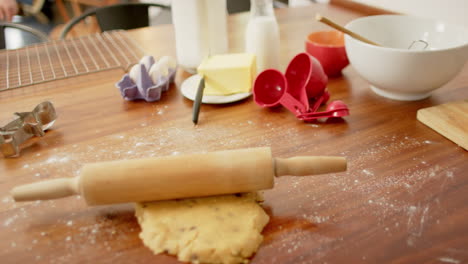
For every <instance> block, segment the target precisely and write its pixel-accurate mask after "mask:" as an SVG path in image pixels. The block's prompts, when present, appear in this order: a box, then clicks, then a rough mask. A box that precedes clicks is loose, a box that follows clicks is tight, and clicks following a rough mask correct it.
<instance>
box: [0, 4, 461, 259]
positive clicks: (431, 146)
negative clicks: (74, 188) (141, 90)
mask: <svg viewBox="0 0 468 264" xmlns="http://www.w3.org/2000/svg"><path fill="white" fill-rule="evenodd" d="M316 12H319V13H320V14H322V15H324V16H327V17H330V18H333V19H334V20H335V21H336V22H338V23H340V24H345V23H346V22H348V21H350V20H352V19H354V18H356V17H358V16H360V15H361V14H359V13H354V12H351V11H347V10H346V9H342V8H338V7H333V6H328V5H313V6H311V7H301V8H295V9H281V10H278V11H277V18H278V21H279V23H280V30H281V45H282V46H281V61H282V67H283V69H281V70H284V68H285V66H286V65H287V62H288V61H289V60H290V59H291V58H292V57H293V56H294V55H295V54H297V53H299V52H302V51H303V50H304V40H305V38H306V36H307V34H308V33H310V32H312V31H316V30H321V29H328V28H327V27H326V26H325V25H322V24H321V23H319V22H316V21H315V20H314V16H315V13H316ZM247 19H248V15H247V14H239V15H236V16H232V17H230V23H229V33H230V34H229V37H230V46H231V50H232V51H241V50H242V46H243V39H242V37H243V31H244V28H245V25H246V20H247ZM131 35H132V36H133V37H134V38H135V40H136V41H138V42H139V43H140V44H141V45H142V46H143V47H144V48H145V49H146V50H147V51H148V53H151V54H152V55H154V56H161V55H173V56H174V55H175V47H174V34H173V29H172V27H171V26H170V25H168V26H160V27H154V28H143V29H138V30H134V31H131ZM382 70H385V68H384V66H382ZM122 74H123V71H121V70H111V71H107V72H100V73H96V74H91V75H87V76H80V77H76V78H70V79H64V80H60V81H56V82H52V83H47V84H42V85H36V86H30V87H25V88H21V89H15V90H11V91H5V92H2V93H0V122H1V123H2V124H6V123H7V122H8V121H10V120H11V119H12V118H13V116H12V114H13V113H14V112H21V111H30V110H32V109H33V108H34V106H35V105H37V104H38V103H40V102H41V101H43V100H50V101H52V102H53V103H54V105H55V106H56V109H57V112H58V119H57V122H56V124H55V125H54V127H53V129H52V130H51V131H49V132H47V133H46V135H45V136H44V137H42V138H35V139H32V140H30V141H28V142H27V143H26V144H24V145H23V146H22V152H21V157H19V158H15V159H4V158H1V159H0V234H1V239H0V260H1V263H113V264H115V263H178V262H177V260H176V258H174V257H172V256H168V255H154V254H152V252H151V251H150V250H148V249H147V248H145V247H144V246H143V244H142V242H141V241H140V239H139V237H138V233H139V232H140V227H139V226H138V223H137V221H136V219H135V217H134V210H133V205H132V204H123V205H115V206H101V207H86V206H85V203H84V201H83V200H82V199H80V198H79V197H78V198H75V197H70V198H64V199H60V200H55V201H44V202H28V203H18V204H17V203H14V202H13V201H12V199H11V197H10V196H9V194H8V192H9V190H10V189H11V188H12V187H13V186H16V185H19V184H24V183H30V182H33V181H38V180H43V179H53V178H59V177H72V176H76V175H77V174H78V172H79V170H80V168H81V167H82V165H83V164H84V163H87V162H95V161H106V160H116V159H128V158H140V157H150V156H164V155H177V154H181V153H194V152H204V151H215V150H225V149H237V148H246V147H259V146H271V148H272V151H273V154H274V156H276V157H291V156H298V155H338V156H345V157H347V158H348V161H349V166H348V171H347V172H345V173H336V174H328V175H321V176H314V177H282V178H279V179H278V180H277V181H276V185H275V188H274V189H273V190H269V191H266V192H265V203H264V208H265V210H266V211H267V213H268V214H269V215H270V217H271V220H270V222H269V224H268V225H267V226H266V228H265V230H264V232H263V234H264V242H263V243H262V245H261V247H260V249H259V250H258V252H257V254H256V255H255V256H254V257H253V258H252V263H466V262H468V247H467V245H468V224H467V223H468V222H467V219H468V195H467V187H468V162H467V161H468V153H467V152H466V151H465V150H463V149H462V148H460V147H458V146H457V145H456V144H454V143H452V142H451V141H449V140H447V139H446V138H444V137H443V136H441V135H439V134H438V133H437V132H435V131H433V130H432V129H430V128H428V127H426V126H425V125H424V124H422V123H420V122H419V121H417V120H416V112H417V110H418V109H420V108H424V107H429V106H434V105H439V104H442V103H446V102H450V101H455V100H460V99H463V98H467V97H468V88H467V83H468V68H467V67H465V68H464V70H463V71H462V73H461V74H460V75H458V76H457V77H456V78H455V79H454V80H453V81H451V82H450V83H449V84H447V85H446V86H444V87H443V88H441V89H439V90H437V91H436V92H435V93H434V94H433V95H432V96H431V97H430V98H428V99H426V100H422V101H417V102H398V101H392V100H389V99H385V98H382V97H379V96H378V95H375V94H374V93H373V92H372V91H371V90H370V89H369V84H368V83H367V82H366V81H365V80H363V79H362V78H361V77H359V76H358V75H357V73H356V72H355V70H354V69H353V68H352V67H351V66H349V67H347V68H346V69H345V70H344V72H343V76H342V77H339V78H333V79H330V81H329V84H328V88H329V90H330V92H331V99H341V100H343V101H345V102H346V103H347V104H348V106H349V107H350V110H351V115H350V116H349V117H346V118H345V119H344V121H339V120H338V121H337V120H329V121H323V122H317V123H309V124H306V123H303V122H301V121H299V120H297V119H296V118H295V116H294V115H292V114H291V113H289V112H288V111H287V110H285V109H284V108H277V109H271V110H268V109H262V108H260V107H258V106H257V105H256V104H255V103H254V102H253V100H252V98H248V99H246V100H244V101H240V102H237V103H231V104H227V105H203V106H202V108H201V114H200V119H199V124H198V125H197V126H194V125H193V124H192V122H191V113H192V102H191V101H189V100H187V99H185V98H183V96H182V95H181V94H180V92H179V90H178V87H179V86H180V84H181V82H182V81H183V80H184V79H185V78H187V77H188V76H189V75H188V74H187V73H184V72H182V71H180V72H178V75H177V78H176V84H175V85H174V86H173V87H171V89H170V90H169V91H167V92H165V93H164V94H163V95H162V99H161V101H159V102H155V103H146V102H141V101H139V102H127V101H125V100H123V99H122V98H121V97H120V94H119V92H118V90H117V89H116V88H115V86H114V84H115V82H116V81H118V79H119V78H120V77H121V75H122ZM181 166H183V164H182V165H181ZM180 184H183V183H180Z"/></svg>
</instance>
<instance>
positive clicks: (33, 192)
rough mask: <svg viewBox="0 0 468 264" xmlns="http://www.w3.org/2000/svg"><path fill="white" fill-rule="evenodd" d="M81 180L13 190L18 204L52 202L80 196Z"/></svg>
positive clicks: (60, 180) (12, 193)
mask: <svg viewBox="0 0 468 264" xmlns="http://www.w3.org/2000/svg"><path fill="white" fill-rule="evenodd" d="M79 193H80V192H79V178H78V177H75V178H62V179H54V180H48V181H43V182H36V183H31V184H26V185H21V186H17V187H15V188H13V189H12V190H11V196H12V197H13V199H14V200H15V201H16V202H22V201H35V200H50V199H56V198H62V197H67V196H71V195H75V194H79Z"/></svg>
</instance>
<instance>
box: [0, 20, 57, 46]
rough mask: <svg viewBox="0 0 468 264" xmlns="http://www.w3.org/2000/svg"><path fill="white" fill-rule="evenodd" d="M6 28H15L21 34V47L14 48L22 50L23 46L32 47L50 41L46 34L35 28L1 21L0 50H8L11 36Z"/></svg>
mask: <svg viewBox="0 0 468 264" xmlns="http://www.w3.org/2000/svg"><path fill="white" fill-rule="evenodd" d="M6 28H14V29H16V30H18V31H20V32H21V33H20V34H19V36H20V37H21V38H22V39H20V41H19V42H18V43H19V44H20V45H18V46H15V47H13V48H20V47H22V46H26V45H30V44H34V43H40V42H46V41H49V38H48V37H47V35H46V34H44V33H42V32H40V31H38V30H36V29H34V28H30V27H28V26H25V25H21V24H15V23H9V22H2V21H0V49H5V48H7V38H8V35H9V34H7V33H6V32H5V29H6ZM17 36H18V35H15V37H17Z"/></svg>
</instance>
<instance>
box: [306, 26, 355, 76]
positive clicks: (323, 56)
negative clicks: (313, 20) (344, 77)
mask: <svg viewBox="0 0 468 264" xmlns="http://www.w3.org/2000/svg"><path fill="white" fill-rule="evenodd" d="M305 50H306V52H307V53H308V54H309V55H312V56H313V57H315V58H316V59H317V60H318V61H320V63H321V64H322V67H323V70H324V71H325V74H327V76H328V77H336V76H340V75H341V70H343V68H344V67H346V66H348V64H349V60H348V56H347V55H346V50H345V45H344V34H343V33H342V32H340V31H336V30H331V31H317V32H313V33H311V34H309V35H308V36H307V40H306V42H305Z"/></svg>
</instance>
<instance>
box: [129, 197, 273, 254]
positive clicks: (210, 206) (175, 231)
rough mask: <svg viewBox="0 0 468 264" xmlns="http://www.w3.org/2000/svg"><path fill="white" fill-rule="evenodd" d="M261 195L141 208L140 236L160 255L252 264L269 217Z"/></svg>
mask: <svg viewBox="0 0 468 264" xmlns="http://www.w3.org/2000/svg"><path fill="white" fill-rule="evenodd" d="M259 200H260V197H259V196H258V194H256V193H248V194H239V195H223V196H211V197H205V198H194V199H183V200H171V201H159V202H149V203H137V204H136V217H137V218H138V222H139V223H140V226H141V229H142V231H141V233H140V238H141V239H142V240H143V243H144V244H145V245H146V246H147V247H148V248H150V249H151V250H152V251H153V252H154V253H155V254H159V253H163V252H164V253H168V254H171V255H177V258H178V259H179V260H180V261H185V262H192V263H246V262H248V259H247V258H249V257H250V256H251V255H252V254H253V253H254V252H255V251H256V250H257V248H258V246H259V245H260V243H261V242H262V240H263V236H262V235H261V231H262V229H263V227H264V226H265V225H266V224H267V223H268V221H269V217H268V215H267V214H266V213H265V211H263V209H262V207H261V206H260V205H259V204H258V201H259Z"/></svg>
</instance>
